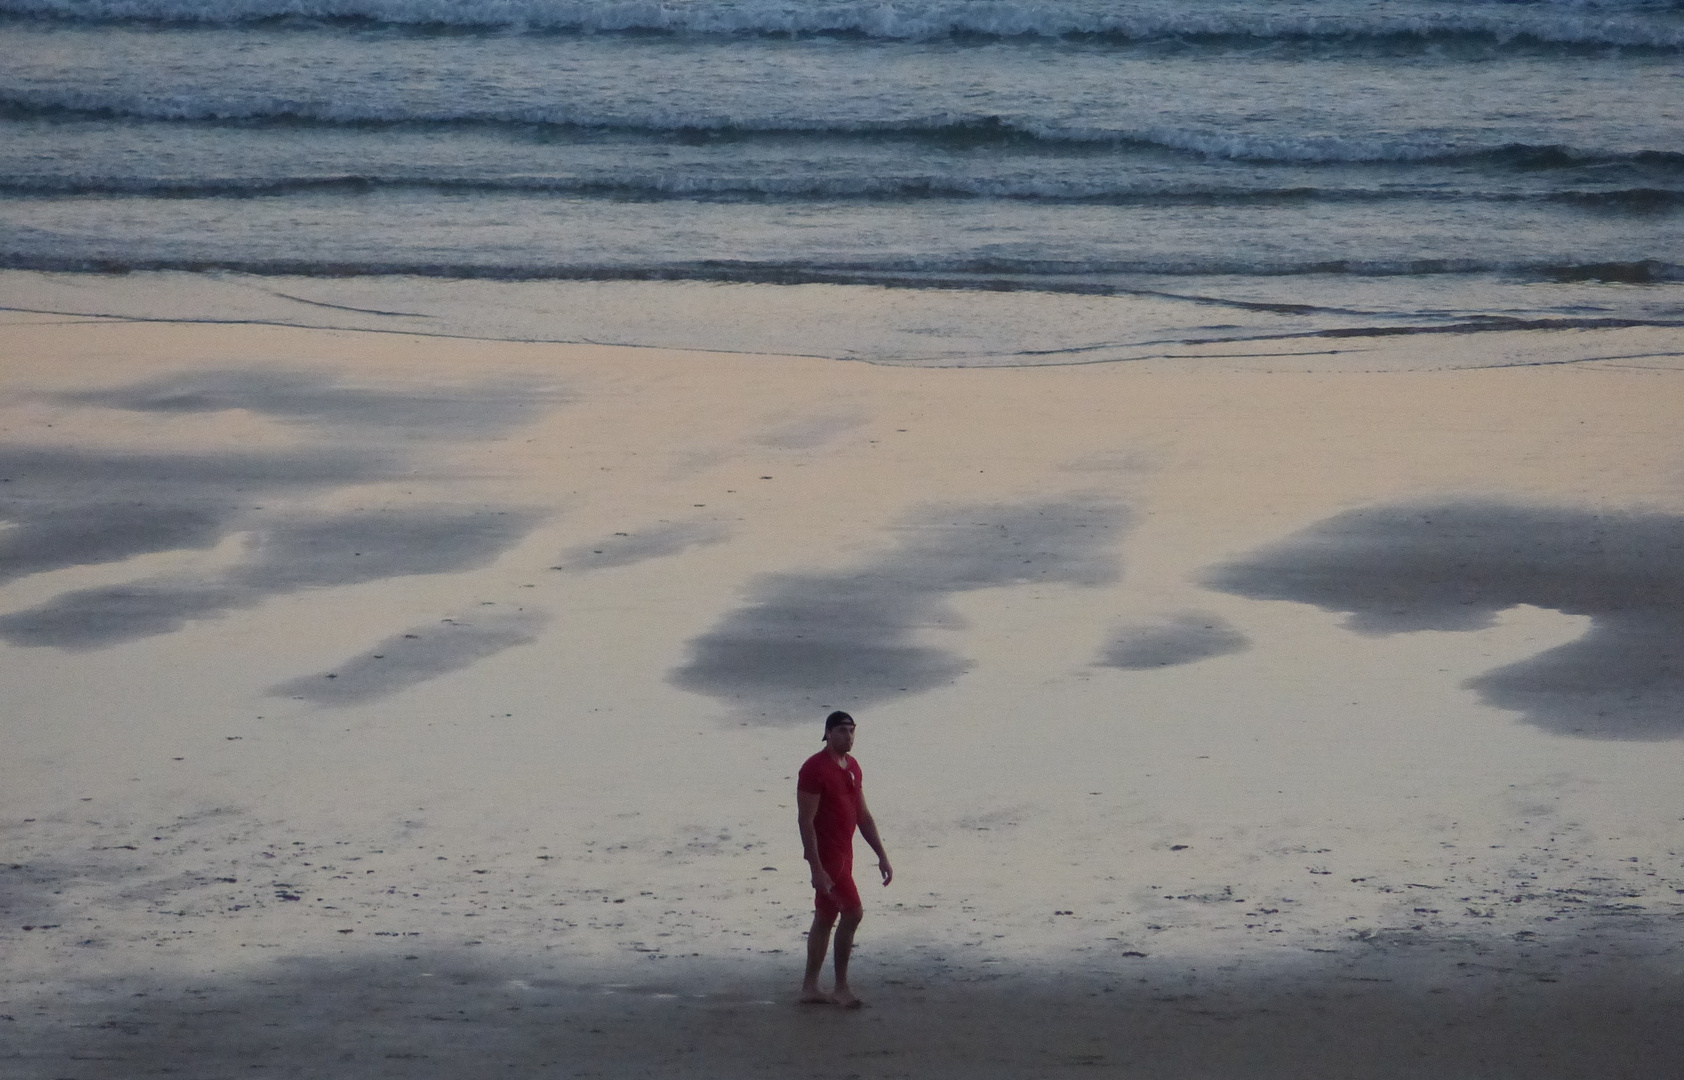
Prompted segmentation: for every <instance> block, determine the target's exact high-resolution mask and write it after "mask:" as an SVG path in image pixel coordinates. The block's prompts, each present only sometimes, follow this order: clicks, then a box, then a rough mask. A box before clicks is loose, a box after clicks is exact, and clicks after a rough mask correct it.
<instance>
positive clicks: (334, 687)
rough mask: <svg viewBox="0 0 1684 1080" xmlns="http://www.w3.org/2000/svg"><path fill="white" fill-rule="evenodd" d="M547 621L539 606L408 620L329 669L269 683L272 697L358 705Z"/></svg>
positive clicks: (507, 645)
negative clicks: (409, 623) (411, 622)
mask: <svg viewBox="0 0 1684 1080" xmlns="http://www.w3.org/2000/svg"><path fill="white" fill-rule="evenodd" d="M548 621H549V618H548V616H546V615H544V614H543V613H541V612H537V611H526V610H512V611H495V612H493V611H489V610H488V611H486V612H483V613H476V614H475V615H474V616H472V618H471V619H470V618H462V619H443V620H440V621H438V622H433V623H424V624H421V625H418V626H412V627H410V628H409V629H407V630H404V631H402V632H401V633H397V634H394V635H392V636H391V637H389V638H386V639H385V640H384V641H381V642H380V643H378V644H377V645H375V646H374V647H373V648H372V649H370V650H368V651H367V652H365V653H362V654H361V655H359V656H355V657H353V658H351V659H350V660H348V661H346V662H345V663H343V664H340V665H338V666H336V667H335V668H334V669H333V670H332V671H328V672H322V673H320V674H316V675H306V676H304V677H302V678H298V679H293V680H291V681H288V682H284V683H281V684H280V685H278V686H274V687H271V688H270V690H269V693H270V694H272V695H274V696H276V697H290V698H302V699H303V700H305V701H311V702H314V703H316V704H318V705H358V704H361V703H363V702H366V701H374V700H377V699H379V698H383V697H389V696H391V695H392V694H396V693H398V692H399V691H402V690H407V689H409V688H410V687H412V686H416V685H419V684H420V683H424V682H426V681H428V680H429V679H434V678H437V677H438V676H440V675H445V674H448V673H450V672H452V671H459V670H461V669H462V668H465V667H468V666H470V665H472V664H474V663H477V662H478V661H480V660H483V659H485V658H486V657H488V656H495V655H496V654H497V653H500V652H502V651H504V650H505V649H512V648H514V647H515V646H517V645H527V644H530V643H532V642H534V641H536V640H537V639H538V633H539V631H540V630H542V629H543V627H544V625H545V624H546V623H547V622H548Z"/></svg>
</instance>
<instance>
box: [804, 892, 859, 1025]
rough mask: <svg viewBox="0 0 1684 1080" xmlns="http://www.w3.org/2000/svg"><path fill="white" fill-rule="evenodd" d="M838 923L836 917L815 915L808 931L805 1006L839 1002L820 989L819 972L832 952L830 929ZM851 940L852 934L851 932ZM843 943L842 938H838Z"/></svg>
mask: <svg viewBox="0 0 1684 1080" xmlns="http://www.w3.org/2000/svg"><path fill="white" fill-rule="evenodd" d="M835 923H836V916H834V915H829V916H826V915H820V914H817V913H816V912H815V913H814V915H813V928H812V929H811V930H809V931H807V975H806V978H804V979H802V980H801V998H800V1000H801V1002H802V1004H804V1005H835V1004H837V1000H836V998H835V997H833V996H832V995H830V994H827V993H825V992H824V991H823V990H820V989H819V972H820V971H823V970H824V954H825V953H826V952H828V951H829V950H830V928H831V927H832V926H834V925H835ZM850 940H851V932H850ZM837 943H838V944H840V943H841V938H840V937H838V938H837Z"/></svg>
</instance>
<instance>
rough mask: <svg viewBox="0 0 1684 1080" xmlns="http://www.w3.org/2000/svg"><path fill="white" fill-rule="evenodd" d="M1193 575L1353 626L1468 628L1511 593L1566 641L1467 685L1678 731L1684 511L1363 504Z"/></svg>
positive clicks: (1511, 600) (1570, 726) (1611, 732)
mask: <svg viewBox="0 0 1684 1080" xmlns="http://www.w3.org/2000/svg"><path fill="white" fill-rule="evenodd" d="M1203 581H1204V583H1205V584H1206V585H1209V586H1210V587H1212V588H1215V589H1220V590H1222V591H1224V592H1230V593H1235V594H1238V595H1241V596H1249V597H1252V598H1255V599H1260V600H1294V601H1298V602H1300V603H1307V604H1314V605H1315V606H1317V607H1319V608H1322V609H1323V610H1326V611H1338V612H1347V613H1349V618H1348V619H1347V620H1346V625H1347V626H1349V627H1350V628H1351V629H1352V630H1354V631H1356V632H1358V633H1362V634H1375V635H1381V634H1394V633H1401V632H1405V631H1411V630H1450V631H1457V630H1478V629H1481V628H1483V627H1486V626H1489V625H1491V624H1492V622H1493V621H1494V620H1495V618H1496V616H1497V614H1498V613H1499V612H1501V611H1503V610H1504V609H1506V608H1511V607H1515V606H1517V605H1521V604H1530V605H1533V606H1536V607H1541V608H1549V609H1551V610H1555V611H1560V612H1563V613H1565V614H1569V615H1588V616H1590V618H1591V620H1592V623H1591V628H1590V630H1589V631H1588V632H1587V633H1586V634H1585V635H1584V636H1583V637H1581V638H1580V639H1578V640H1577V641H1573V642H1570V643H1568V644H1566V645H1562V646H1560V647H1558V648H1554V649H1550V650H1548V651H1546V652H1543V653H1540V654H1538V655H1537V656H1534V657H1531V658H1529V659H1527V660H1523V661H1521V662H1519V663H1516V664H1510V665H1508V666H1506V667H1502V668H1499V669H1497V670H1495V671H1491V672H1488V673H1486V674H1484V675H1481V676H1479V677H1477V678H1475V679H1472V680H1470V681H1469V682H1468V684H1467V685H1468V686H1469V687H1470V688H1471V689H1475V690H1478V691H1479V692H1480V694H1481V696H1482V697H1483V698H1484V699H1485V700H1486V701H1487V702H1488V703H1490V704H1492V705H1495V706H1497V707H1499V708H1504V709H1512V710H1515V711H1518V712H1520V713H1521V714H1522V715H1523V716H1524V717H1525V719H1526V721H1527V722H1528V723H1531V724H1535V725H1537V726H1538V727H1541V728H1544V729H1545V730H1548V731H1552V732H1556V733H1558V734H1567V735H1582V736H1587V737H1593V738H1606V739H1666V738H1676V737H1678V736H1681V735H1684V517H1679V516H1676V515H1671V514H1642V513H1626V512H1608V513H1598V512H1594V511H1588V510H1582V509H1577V508H1570V507H1556V506H1527V505H1520V504H1511V503H1503V502H1496V501H1485V502H1482V501H1473V500H1466V501H1454V502H1442V503H1414V504H1404V505H1393V506H1378V507H1371V508H1366V509H1361V510H1353V511H1350V512H1348V513H1344V514H1339V515H1337V516H1335V517H1332V518H1329V519H1327V520H1326V521H1323V522H1321V523H1319V524H1317V525H1314V526H1311V527H1310V528H1308V529H1306V530H1304V531H1302V532H1300V533H1298V534H1297V535H1294V536H1291V537H1288V538H1287V539H1285V540H1283V541H1281V542H1280V543H1278V544H1276V545H1273V546H1271V547H1269V548H1266V549H1264V550H1262V551H1259V552H1257V553H1256V554H1254V555H1251V556H1248V557H1246V558H1243V559H1238V560H1235V561H1234V562H1231V563H1228V564H1226V565H1224V566H1219V567H1216V568H1215V569H1213V570H1211V571H1209V572H1208V573H1206V574H1205V575H1203Z"/></svg>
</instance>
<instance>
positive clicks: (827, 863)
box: [795, 712, 895, 1009]
mask: <svg viewBox="0 0 1684 1080" xmlns="http://www.w3.org/2000/svg"><path fill="white" fill-rule="evenodd" d="M853 748H854V718H853V717H851V716H849V715H848V714H847V713H845V712H833V713H831V714H830V715H829V716H827V717H825V721H824V749H823V750H820V751H819V752H818V753H816V754H814V755H813V756H812V757H810V758H808V759H807V760H806V761H805V762H804V763H803V764H802V766H801V775H800V777H799V779H797V781H796V784H795V803H796V806H797V807H798V808H799V812H800V821H801V850H802V855H803V857H804V858H805V859H806V860H807V862H808V863H810V864H811V865H812V867H813V891H814V893H815V894H816V897H815V900H814V904H813V907H814V912H813V928H812V929H811V930H809V931H808V932H807V977H806V979H805V980H804V981H803V982H802V983H801V1001H802V1002H803V1003H805V1004H815V1005H841V1006H843V1007H845V1008H849V1009H857V1008H859V1007H860V1006H861V1005H862V1004H863V1002H861V1001H860V999H859V998H857V997H855V996H854V992H853V991H852V990H850V989H848V954H849V953H850V952H852V951H853V948H854V931H855V929H857V928H858V927H859V924H860V919H861V918H862V917H864V915H865V911H864V909H863V907H862V906H861V904H860V891H859V889H857V888H855V886H854V829H855V828H856V827H858V829H859V831H860V833H861V835H863V836H864V837H865V842H866V843H868V844H870V845H871V850H872V851H875V852H876V853H877V869H878V870H879V871H880V872H881V873H882V875H883V884H885V885H887V884H888V883H889V882H890V881H891V880H892V879H893V878H894V876H895V872H894V871H893V870H892V869H890V868H889V856H888V853H886V852H885V851H884V850H883V841H882V839H881V838H880V837H878V835H877V823H876V822H875V821H873V820H872V819H871V811H870V810H867V809H866V808H865V792H864V790H863V789H862V788H861V786H860V784H861V775H860V763H859V762H857V761H855V760H854V759H853V758H852V757H851V756H849V754H848V751H849V750H852V749H853ZM838 916H840V917H841V920H842V924H841V926H839V927H837V929H836V989H835V990H833V991H832V992H831V993H828V994H827V993H825V992H824V991H823V990H820V989H819V971H820V969H822V968H823V967H824V954H825V951H826V950H827V949H828V948H829V947H830V931H831V928H832V927H833V926H836V921H837V918H838Z"/></svg>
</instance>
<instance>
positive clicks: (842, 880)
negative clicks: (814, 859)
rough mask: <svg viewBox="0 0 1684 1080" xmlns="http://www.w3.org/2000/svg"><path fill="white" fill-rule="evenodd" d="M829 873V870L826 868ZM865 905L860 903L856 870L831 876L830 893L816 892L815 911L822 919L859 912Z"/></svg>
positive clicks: (814, 897) (851, 868)
mask: <svg viewBox="0 0 1684 1080" xmlns="http://www.w3.org/2000/svg"><path fill="white" fill-rule="evenodd" d="M826 872H827V873H828V872H829V868H828V867H827V868H826ZM864 906H865V905H864V904H862V903H860V891H859V889H858V888H857V887H856V886H855V885H854V870H853V867H849V868H848V869H847V870H845V871H843V872H842V873H841V874H831V875H830V891H829V892H828V893H822V892H818V891H817V890H815V891H814V895H813V910H814V911H815V912H817V913H818V915H819V917H820V918H825V919H828V918H830V917H832V916H834V915H839V914H841V913H842V912H844V911H858V910H860V909H861V908H863V907H864Z"/></svg>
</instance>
